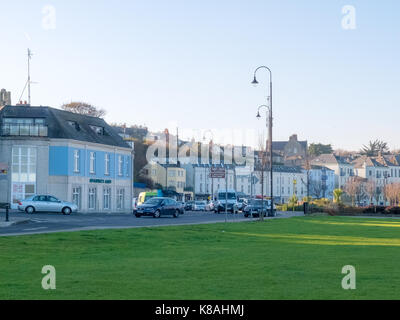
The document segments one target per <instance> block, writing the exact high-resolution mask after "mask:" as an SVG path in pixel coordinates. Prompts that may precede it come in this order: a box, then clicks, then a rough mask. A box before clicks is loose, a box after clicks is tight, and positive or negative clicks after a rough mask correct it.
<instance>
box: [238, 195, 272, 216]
mask: <svg viewBox="0 0 400 320" xmlns="http://www.w3.org/2000/svg"><path fill="white" fill-rule="evenodd" d="M270 209H271V201H270V200H264V203H263V201H262V200H261V199H253V200H250V201H249V203H248V205H247V206H246V207H245V208H244V209H243V212H244V216H245V217H246V218H247V217H249V216H254V217H259V216H260V214H261V213H263V214H264V217H265V216H267V214H268V212H269V210H270ZM274 212H276V208H275V205H274Z"/></svg>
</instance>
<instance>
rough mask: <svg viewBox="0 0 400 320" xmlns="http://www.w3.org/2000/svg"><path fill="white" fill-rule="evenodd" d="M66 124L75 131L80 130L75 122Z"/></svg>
mask: <svg viewBox="0 0 400 320" xmlns="http://www.w3.org/2000/svg"><path fill="white" fill-rule="evenodd" d="M68 124H69V125H70V126H71V127H73V128H74V129H75V130H78V131H79V130H80V127H79V124H78V123H77V122H75V121H68Z"/></svg>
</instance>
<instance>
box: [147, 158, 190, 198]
mask: <svg viewBox="0 0 400 320" xmlns="http://www.w3.org/2000/svg"><path fill="white" fill-rule="evenodd" d="M142 173H143V175H145V176H147V177H148V178H150V179H151V180H153V182H154V183H157V184H159V185H161V186H162V187H163V188H169V187H173V188H174V189H175V190H176V192H177V193H181V194H182V193H183V192H184V189H185V187H186V170H185V169H184V168H181V167H180V166H178V165H175V164H167V165H164V164H159V163H149V164H147V165H146V166H145V167H144V168H143V170H142Z"/></svg>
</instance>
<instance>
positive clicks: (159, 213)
mask: <svg viewBox="0 0 400 320" xmlns="http://www.w3.org/2000/svg"><path fill="white" fill-rule="evenodd" d="M159 217H161V212H160V210H157V211H156V212H154V214H153V218H159Z"/></svg>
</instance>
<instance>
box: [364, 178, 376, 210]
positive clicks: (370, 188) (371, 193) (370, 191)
mask: <svg viewBox="0 0 400 320" xmlns="http://www.w3.org/2000/svg"><path fill="white" fill-rule="evenodd" d="M364 191H365V193H366V195H367V196H368V198H369V203H370V204H371V203H372V200H373V199H374V198H375V194H376V183H375V182H374V181H368V182H366V183H365V184H364Z"/></svg>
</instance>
